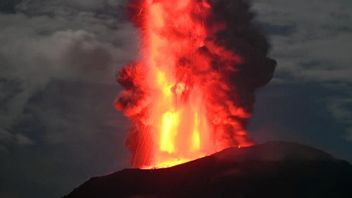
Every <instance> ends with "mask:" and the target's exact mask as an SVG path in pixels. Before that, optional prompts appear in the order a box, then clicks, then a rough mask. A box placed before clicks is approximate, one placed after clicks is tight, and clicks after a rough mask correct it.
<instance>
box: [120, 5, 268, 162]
mask: <svg viewBox="0 0 352 198" xmlns="http://www.w3.org/2000/svg"><path fill="white" fill-rule="evenodd" d="M226 2H227V3H228V4H232V3H233V2H237V1H221V0H220V1H216V2H215V1H210V0H174V1H170V0H132V1H130V4H129V6H128V8H129V13H130V16H131V19H132V20H133V21H134V23H135V24H136V26H137V27H138V28H139V32H140V38H141V43H140V59H139V60H138V61H136V62H135V63H131V64H129V65H126V66H125V67H123V68H122V69H121V71H120V73H119V75H118V82H119V83H120V84H121V85H122V86H123V87H124V90H123V91H122V92H121V93H120V96H119V98H118V100H117V102H116V107H117V109H119V110H122V111H123V112H124V114H125V115H126V116H127V117H128V118H129V119H130V120H131V123H132V128H131V131H130V134H129V137H128V138H127V145H128V147H129V148H130V150H131V151H132V165H133V166H134V167H139V168H161V167H169V166H173V165H177V164H180V163H184V162H187V161H190V160H193V159H197V158H200V157H203V156H206V155H210V154H213V153H214V152H217V151H220V150H223V149H225V148H228V147H232V146H236V147H246V146H250V145H252V144H253V142H252V141H251V140H250V139H249V138H248V136H247V132H246V127H245V126H246V121H247V120H248V119H249V117H250V115H251V111H252V103H253V101H254V99H253V98H254V96H253V95H254V94H253V93H252V92H253V91H254V90H255V88H257V87H259V86H261V85H263V84H265V83H267V82H268V81H269V80H270V79H271V76H272V72H273V70H274V67H275V62H274V61H273V60H271V59H269V58H266V53H267V52H266V51H267V50H266V49H262V48H267V46H264V47H258V48H259V50H257V48H256V47H255V45H256V44H255V43H253V44H252V45H251V46H246V45H245V44H246V43H245V42H243V40H245V41H246V38H245V39H241V40H240V39H237V42H236V41H232V40H231V39H232V38H238V37H236V31H239V30H240V29H241V28H244V29H246V28H247V27H246V26H248V24H240V26H238V27H236V28H237V29H236V28H233V26H236V23H242V22H240V20H243V19H241V18H239V19H236V18H231V11H229V10H228V9H229V8H228V5H227V6H224V5H225V4H226ZM238 2H242V1H238ZM242 4H243V5H242ZM242 4H237V5H235V6H240V5H242V6H245V5H246V4H245V3H242ZM230 7H231V6H230ZM226 10H228V13H229V14H230V15H227V14H226ZM247 10H248V8H247ZM232 11H234V10H232ZM241 12H243V11H241ZM234 20H237V22H236V21H234ZM245 20H248V21H250V18H248V19H245ZM229 29H230V30H231V31H229ZM247 29H248V28H247ZM253 32H255V33H257V32H256V30H251V31H249V32H248V35H250V34H251V33H253ZM231 34H232V36H231ZM229 35H230V36H229ZM258 35H259V34H258ZM260 38H261V37H260ZM247 40H248V39H247ZM257 40H258V43H264V44H265V39H264V37H263V39H262V40H261V39H257ZM257 54H260V55H259V56H258V55H257ZM253 56H254V57H253ZM251 58H253V59H255V61H252V60H250V59H251ZM256 68H259V69H257V70H256ZM251 74H252V75H251ZM248 75H251V76H248ZM248 77H249V78H256V79H255V80H248V79H246V78H248ZM249 103H250V104H249Z"/></svg>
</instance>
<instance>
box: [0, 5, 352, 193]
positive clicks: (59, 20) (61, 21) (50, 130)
mask: <svg viewBox="0 0 352 198" xmlns="http://www.w3.org/2000/svg"><path fill="white" fill-rule="evenodd" d="M124 5H125V1H124V0H0V197H1V198H28V197H33V198H49V197H60V196H62V195H64V194H67V193H68V192H70V191H71V190H72V189H73V188H74V187H77V186H78V185H80V184H81V183H83V182H84V181H86V180H87V179H88V178H90V177H92V176H98V175H104V174H109V173H112V172H114V171H117V170H120V169H122V168H125V167H128V152H127V150H126V148H125V147H124V138H125V136H126V133H127V131H128V127H129V126H128V121H127V120H126V119H125V118H124V117H123V115H122V114H121V113H120V112H117V111H115V110H114V107H113V103H114V100H115V98H116V96H117V94H118V92H119V90H120V87H119V86H118V85H117V83H116V82H115V74H116V71H117V70H118V69H119V68H120V67H121V66H122V65H124V64H126V63H128V62H130V61H131V60H134V59H136V58H137V57H138V50H137V49H138V48H137V44H138V36H137V33H136V30H135V29H134V27H133V26H132V25H131V24H130V23H129V22H128V21H127V19H126V16H125V14H124ZM253 11H255V12H256V13H257V18H256V22H257V23H258V25H260V26H262V29H263V30H264V31H265V32H266V33H267V34H268V37H269V39H270V41H271V44H272V50H271V57H273V58H275V59H276V60H277V61H278V67H277V70H276V73H275V76H274V79H273V80H272V81H271V82H270V84H269V85H267V86H266V87H263V88H261V89H260V90H258V94H257V100H256V105H255V112H254V114H253V119H252V120H251V121H250V124H249V134H250V136H251V137H253V138H254V139H255V140H256V141H257V142H259V143H261V142H265V141H269V140H287V141H294V142H300V143H304V144H308V145H311V146H314V147H317V148H321V149H323V150H325V151H327V152H329V153H331V154H333V155H334V156H336V157H338V158H342V159H345V160H349V161H351V162H352V77H351V76H352V56H351V52H352V1H350V0H310V1H307V0H295V1H292V0H253Z"/></svg>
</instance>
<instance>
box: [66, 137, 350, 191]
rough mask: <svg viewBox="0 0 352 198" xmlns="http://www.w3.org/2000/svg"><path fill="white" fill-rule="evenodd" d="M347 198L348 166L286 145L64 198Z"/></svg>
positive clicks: (116, 181) (112, 178)
mask: <svg viewBox="0 0 352 198" xmlns="http://www.w3.org/2000/svg"><path fill="white" fill-rule="evenodd" d="M124 197H129V198H154V197H175V198H176V197H192V198H198V197H200V198H204V197H233V198H352V166H351V165H350V164H349V163H348V162H346V161H342V160H337V159H334V158H333V157H332V156H330V155H329V154H326V153H324V152H322V151H319V150H317V149H314V148H311V147H307V146H303V145H299V144H294V143H285V142H269V143H266V144H260V145H256V146H253V147H250V148H242V149H238V148H230V149H227V150H224V151H222V152H219V153H216V154H214V155H211V156H208V157H205V158H202V159H198V160H195V161H192V162H189V163H186V164H182V165H179V166H175V167H171V168H166V169H155V170H139V169H126V170H122V171H119V172H117V173H114V174H111V175H107V176H102V177H96V178H92V179H90V180H89V181H87V182H86V183H84V184H83V185H81V186H80V187H78V188H77V189H75V190H74V191H73V192H72V193H70V194H69V195H67V196H65V198H124Z"/></svg>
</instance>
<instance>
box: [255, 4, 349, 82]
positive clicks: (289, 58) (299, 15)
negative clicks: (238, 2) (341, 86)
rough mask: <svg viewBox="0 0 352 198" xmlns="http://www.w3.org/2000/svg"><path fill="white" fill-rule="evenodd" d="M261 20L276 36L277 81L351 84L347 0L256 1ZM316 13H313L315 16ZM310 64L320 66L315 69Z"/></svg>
mask: <svg viewBox="0 0 352 198" xmlns="http://www.w3.org/2000/svg"><path fill="white" fill-rule="evenodd" d="M254 2H255V10H256V11H257V13H258V15H259V17H258V19H259V21H260V22H261V23H262V24H263V25H264V26H265V27H266V30H267V31H268V32H269V33H270V34H271V35H272V46H273V51H272V55H273V56H274V57H275V58H277V59H278V62H279V67H278V69H277V74H276V78H277V79H281V80H290V79H287V76H288V75H289V76H291V77H292V78H293V79H299V80H304V81H313V82H332V81H343V82H345V81H349V82H351V78H349V76H351V75H352V70H351V67H350V65H351V64H352V59H351V57H350V55H349V53H348V52H349V51H352V45H351V44H350V43H351V42H352V36H351V32H352V12H351V11H352V7H351V6H348V4H350V3H349V2H348V1H345V0H337V1H329V0H323V1H319V2H315V1H309V2H307V1H304V0H297V1H281V0H254ZM312 12H313V13H312ZM310 63H318V64H317V65H316V66H315V67H311V66H312V65H311V64H310Z"/></svg>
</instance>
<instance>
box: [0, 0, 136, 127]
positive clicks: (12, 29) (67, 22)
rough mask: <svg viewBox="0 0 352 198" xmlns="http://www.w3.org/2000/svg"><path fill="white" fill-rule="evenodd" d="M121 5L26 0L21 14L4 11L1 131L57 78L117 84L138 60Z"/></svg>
mask: <svg viewBox="0 0 352 198" xmlns="http://www.w3.org/2000/svg"><path fill="white" fill-rule="evenodd" d="M122 3H123V1H117V0H110V1H108V0H99V1H96V0H94V1H83V0H74V1H68V0H64V1H59V0H46V1H43V0H23V1H21V2H20V3H19V4H18V5H17V6H16V10H15V11H16V13H14V14H1V13H0V26H1V29H0V43H1V45H0V90H1V91H2V92H1V93H0V102H1V103H0V123H1V127H2V128H11V126H13V125H14V124H15V123H16V122H17V120H18V119H19V117H20V116H21V114H22V113H23V110H24V107H25V106H26V104H27V101H28V100H29V99H30V98H31V97H32V96H33V95H34V94H35V93H37V92H39V91H41V90H43V89H44V88H45V87H46V86H47V85H48V83H50V82H51V81H52V80H71V81H84V82H94V83H108V84H113V83H114V80H115V79H114V78H115V77H114V76H115V71H116V69H117V68H118V67H119V66H121V65H123V64H125V63H127V62H129V61H130V60H132V59H133V58H134V57H136V55H135V53H134V52H135V51H136V46H137V42H136V37H137V35H136V33H135V31H134V28H133V27H132V25H131V24H130V23H128V22H127V21H126V20H125V19H124V18H123V17H122V14H121V16H120V15H119V14H116V13H119V12H122V11H121V10H122V7H121V6H122ZM105 8H107V9H105ZM113 9H116V10H113Z"/></svg>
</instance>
